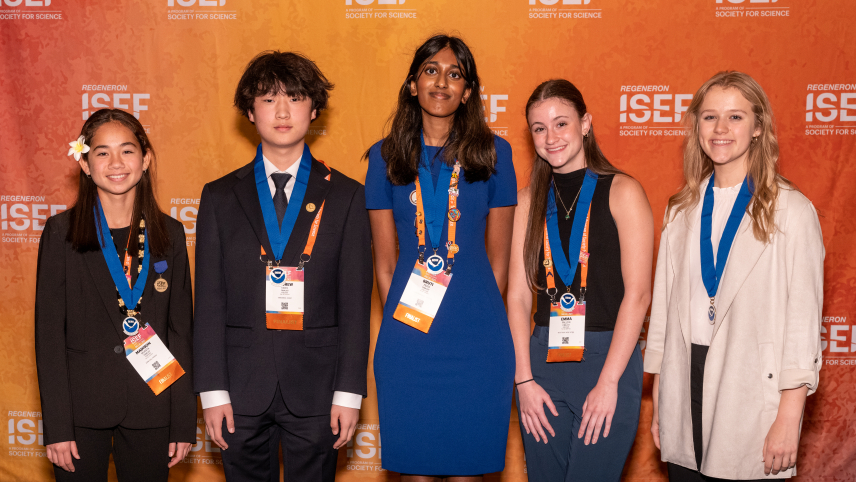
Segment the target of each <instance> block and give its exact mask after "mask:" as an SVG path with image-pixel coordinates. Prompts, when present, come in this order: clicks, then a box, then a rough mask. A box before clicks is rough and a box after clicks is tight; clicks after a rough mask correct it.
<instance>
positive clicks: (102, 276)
mask: <svg viewBox="0 0 856 482" xmlns="http://www.w3.org/2000/svg"><path fill="white" fill-rule="evenodd" d="M162 216H164V218H165V219H166V223H167V227H168V229H169V237H170V241H171V246H170V249H169V252H168V253H167V254H166V256H163V257H155V256H150V259H149V262H150V268H149V276H148V279H147V280H146V286H145V289H144V291H143V301H142V312H141V315H140V318H139V319H140V322H141V323H142V324H143V325H144V324H145V323H149V324H150V325H151V326H152V327H153V328H154V330H155V333H157V334H158V336H159V337H160V339H161V340H163V342H164V344H165V345H166V346H167V347H168V348H169V350H170V352H172V354H173V356H175V358H176V360H178V363H179V364H181V367H182V368H183V369H184V371H185V375H183V376H182V377H181V378H179V379H178V380H177V381H176V382H175V383H173V384H172V385H171V386H170V387H169V388H167V389H166V390H165V391H164V392H162V393H161V394H160V395H158V396H155V394H154V392H152V390H151V388H149V386H148V385H146V382H145V381H144V380H143V379H142V378H140V375H139V374H138V373H137V372H136V370H134V367H133V366H132V365H131V363H130V362H129V361H128V360H126V359H125V349H124V345H123V343H124V340H125V338H127V336H126V335H125V334H124V333H123V332H122V320H123V319H124V315H123V314H122V312H120V311H119V304H118V301H117V298H116V285H114V284H113V278H111V277H110V271H109V270H108V269H107V262H106V261H104V256H103V255H102V254H101V251H89V252H86V253H80V252H77V251H75V250H73V249H72V248H71V243H69V242H67V241H66V234H67V232H68V226H69V216H68V212H64V213H60V214H57V215H56V216H52V217H51V218H50V219H48V221H47V223H45V229H44V232H43V233H42V238H41V241H40V243H39V264H38V274H37V280H36V366H37V369H38V377H39V391H40V392H41V402H42V418H43V420H44V432H45V434H44V435H45V444H46V445H47V444H52V443H57V442H65V441H70V440H74V427H75V426H78V427H87V428H110V427H115V426H117V425H122V426H123V427H127V428H134V429H143V428H157V427H167V426H168V427H170V441H171V442H191V443H193V442H195V441H196V395H195V394H194V393H193V386H192V383H191V379H192V370H191V359H192V352H193V348H192V345H191V344H192V338H191V335H192V320H193V304H192V302H193V301H192V297H191V285H190V268H189V266H188V261H187V247H186V242H185V238H184V228H183V227H182V225H181V223H179V222H178V221H175V220H174V219H172V218H170V217H168V216H167V215H166V214H162ZM108 242H112V241H109V240H108ZM161 260H165V261H166V262H167V269H166V271H165V272H164V273H163V278H164V279H165V280H166V281H167V282H168V283H169V287H168V288H167V290H166V291H165V292H164V293H159V292H157V291H156V290H155V289H154V281H155V280H156V279H158V275H157V274H156V273H155V271H154V268H153V266H154V263H156V262H157V261H161ZM164 450H166V448H164Z"/></svg>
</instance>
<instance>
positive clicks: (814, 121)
mask: <svg viewBox="0 0 856 482" xmlns="http://www.w3.org/2000/svg"><path fill="white" fill-rule="evenodd" d="M806 90H807V91H808V92H807V93H806V97H805V121H806V122H807V123H808V124H807V125H806V131H805V134H806V135H808V136H830V135H837V136H845V135H847V136H850V135H856V83H853V84H809V85H808V88H807V89H806Z"/></svg>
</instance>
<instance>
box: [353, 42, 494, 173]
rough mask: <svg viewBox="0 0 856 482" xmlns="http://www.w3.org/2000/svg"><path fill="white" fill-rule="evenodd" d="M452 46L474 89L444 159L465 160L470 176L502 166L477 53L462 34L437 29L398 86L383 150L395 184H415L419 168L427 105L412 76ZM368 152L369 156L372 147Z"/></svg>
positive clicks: (448, 141) (450, 162)
mask: <svg viewBox="0 0 856 482" xmlns="http://www.w3.org/2000/svg"><path fill="white" fill-rule="evenodd" d="M446 47H448V48H449V49H451V50H452V53H454V54H455V59H457V62H458V65H459V66H460V68H461V75H462V76H463V78H464V81H465V82H466V83H467V87H468V88H469V89H470V99H469V102H466V103H464V104H461V105H460V106H458V110H457V111H456V112H455V114H454V116H455V117H454V120H453V121H452V129H451V131H450V132H449V136H448V138H447V139H446V143H445V145H444V146H443V147H444V149H443V152H444V156H443V157H444V159H443V160H444V162H446V164H448V165H450V166H451V165H454V163H455V160H456V159H457V160H458V161H460V163H461V168H462V169H463V170H464V174H465V177H466V180H467V182H476V181H486V180H487V179H488V178H490V176H491V175H492V174H494V173H495V172H496V168H495V166H496V149H495V148H494V145H493V132H491V130H490V128H489V127H488V126H487V122H486V121H485V119H484V109H483V108H482V103H481V102H480V97H479V96H480V93H481V83H480V82H479V75H478V71H477V70H476V61H475V59H474V58H473V54H472V53H471V52H470V49H469V47H467V44H465V43H464V41H463V40H461V39H460V38H458V37H452V36H448V35H435V36H434V37H431V38H429V39H428V40H426V41H425V43H423V44H422V46H420V47H419V48H418V49H416V53H415V54H414V55H413V62H411V63H410V70H408V72H407V77H406V78H405V79H404V82H402V84H401V88H400V89H399V90H398V106H397V107H396V109H395V112H394V113H393V115H392V116H391V117H390V120H389V121H388V122H387V126H388V129H389V133H388V134H387V135H386V137H384V140H383V146H382V147H381V150H380V152H381V155H382V156H383V158H384V159H385V160H386V166H387V167H386V169H387V176H388V177H389V180H390V181H391V182H392V183H393V184H395V185H398V186H404V185H407V184H410V183H411V182H413V181H414V179H416V177H417V176H418V174H419V161H420V155H421V152H422V142H421V141H420V137H419V136H420V134H421V132H422V108H421V107H420V106H419V99H418V97H416V96H413V95H411V94H410V81H411V80H416V79H417V78H418V77H419V74H420V69H421V67H422V64H424V63H425V62H427V61H428V60H429V59H431V57H433V56H434V55H435V54H436V53H437V52H439V51H441V50H443V49H444V48H446ZM364 157H366V158H367V157H368V152H366V154H365V156H364Z"/></svg>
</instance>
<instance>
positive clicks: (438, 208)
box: [414, 134, 461, 261]
mask: <svg viewBox="0 0 856 482" xmlns="http://www.w3.org/2000/svg"><path fill="white" fill-rule="evenodd" d="M420 138H421V140H422V157H421V160H420V163H419V177H418V178H417V179H416V180H415V181H414V184H415V185H416V235H417V236H418V237H419V259H420V260H422V259H423V258H424V252H425V230H426V229H427V230H428V235H429V236H430V238H431V246H432V248H433V249H434V252H435V253H436V252H437V250H438V249H439V248H440V239H441V238H442V236H443V219H447V220H448V223H449V231H448V244H447V246H448V254H447V257H448V259H449V260H450V261H451V260H453V259H454V257H455V253H456V252H457V251H458V248H457V245H456V244H455V231H456V226H457V221H458V219H460V211H458V209H457V202H458V199H457V198H458V189H459V185H458V182H459V180H460V169H461V167H460V163H458V162H457V161H456V162H455V167H454V168H452V167H449V166H448V165H446V164H445V163H443V164H442V166H441V167H440V178H439V179H438V180H437V186H436V187H434V189H433V190H430V189H431V187H433V186H434V181H433V179H432V177H431V168H430V165H431V164H430V160H429V159H428V150H427V148H426V146H425V137H424V136H423V135H421V134H420ZM446 184H448V186H449V188H448V190H445V191H443V190H440V189H439V188H440V186H445V185H446ZM444 195H448V198H447V199H444ZM426 206H427V207H426Z"/></svg>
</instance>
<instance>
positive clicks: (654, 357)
mask: <svg viewBox="0 0 856 482" xmlns="http://www.w3.org/2000/svg"><path fill="white" fill-rule="evenodd" d="M642 363H643V367H644V368H643V370H644V371H645V373H653V374H655V375H656V374H658V373H660V368H661V366H662V365H663V354H662V353H660V352H657V351H653V350H651V349H650V348H649V349H647V350H645V358H644V359H643V362H642Z"/></svg>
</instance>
